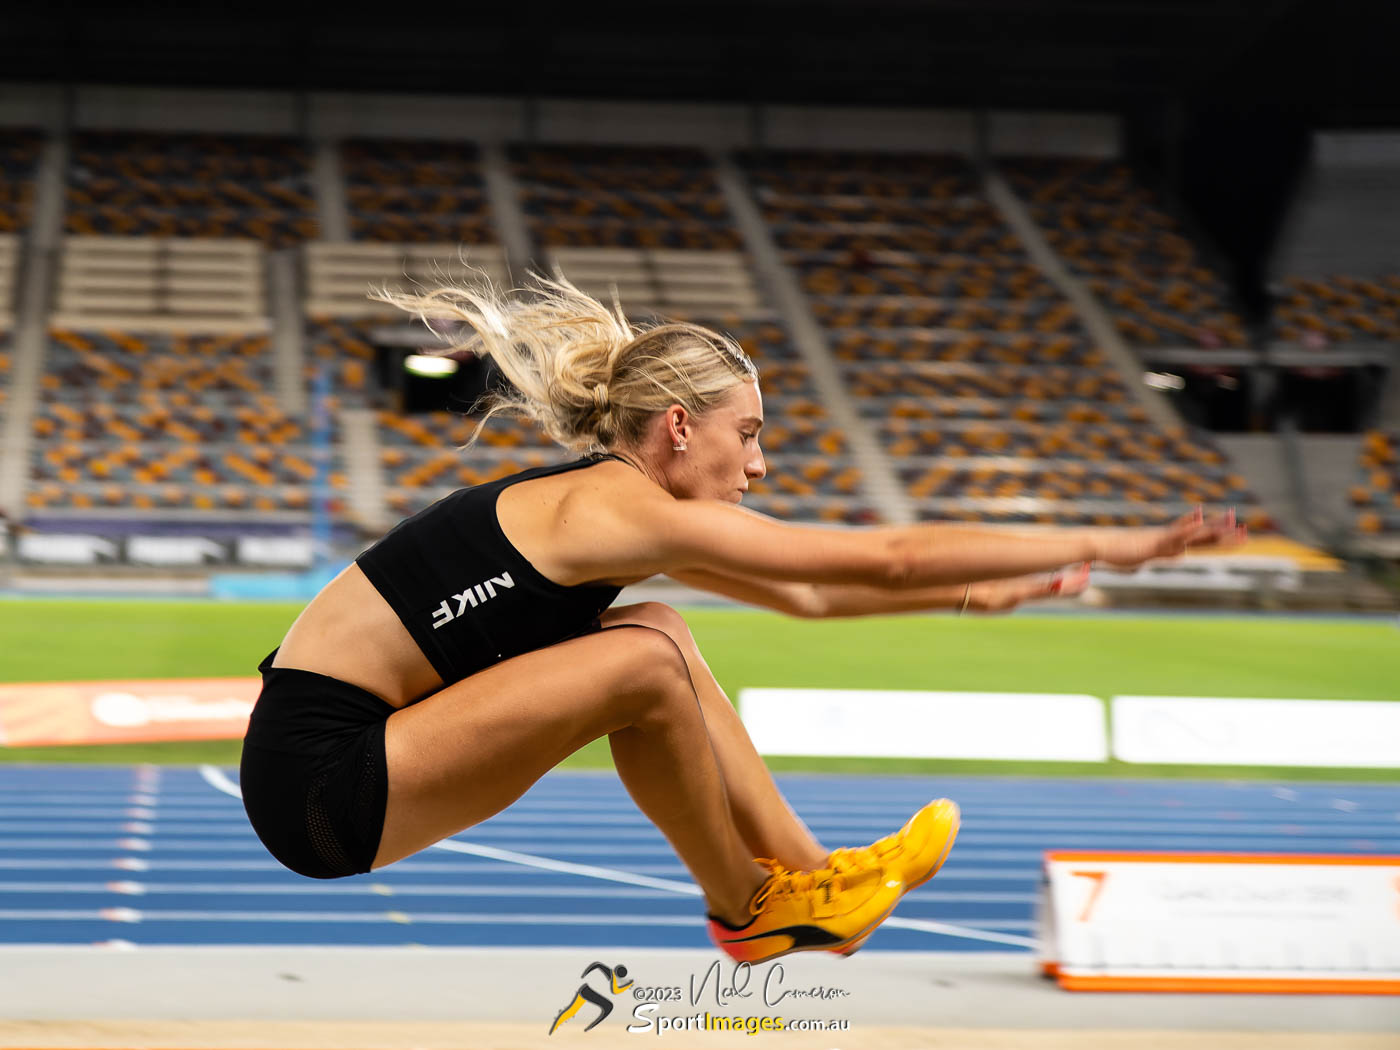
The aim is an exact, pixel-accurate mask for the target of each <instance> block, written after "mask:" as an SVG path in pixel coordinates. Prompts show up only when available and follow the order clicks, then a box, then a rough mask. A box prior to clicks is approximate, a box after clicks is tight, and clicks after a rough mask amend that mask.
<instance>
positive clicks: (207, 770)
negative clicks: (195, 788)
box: [199, 765, 243, 802]
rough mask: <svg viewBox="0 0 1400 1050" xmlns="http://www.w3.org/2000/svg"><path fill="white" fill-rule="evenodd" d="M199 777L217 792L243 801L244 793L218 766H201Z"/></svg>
mask: <svg viewBox="0 0 1400 1050" xmlns="http://www.w3.org/2000/svg"><path fill="white" fill-rule="evenodd" d="M199 775H200V776H201V777H203V778H204V782H205V783H206V784H208V785H209V786H210V787H211V788H213V789H214V790H215V791H220V792H223V793H224V794H225V795H229V796H231V797H233V798H236V799H238V800H239V801H240V802H241V801H243V792H242V791H241V790H239V787H238V785H237V784H235V783H234V782H233V781H232V780H230V779H229V778H228V774H226V773H225V772H224V771H223V770H222V769H220V768H219V767H218V766H207V765H206V766H200V767H199Z"/></svg>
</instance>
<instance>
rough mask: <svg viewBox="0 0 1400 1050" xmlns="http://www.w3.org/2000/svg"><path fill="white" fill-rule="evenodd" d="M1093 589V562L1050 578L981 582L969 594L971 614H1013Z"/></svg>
mask: <svg viewBox="0 0 1400 1050" xmlns="http://www.w3.org/2000/svg"><path fill="white" fill-rule="evenodd" d="M1088 586H1089V563H1088V562H1087V561H1086V562H1084V563H1082V564H1081V565H1079V566H1077V567H1075V568H1072V569H1065V570H1063V571H1061V572H1057V573H1055V574H1054V575H1053V576H1046V575H1044V574H1043V573H1037V574H1036V575H1034V576H1014V577H1012V578H1011V579H1009V580H981V581H979V582H977V583H974V584H973V585H972V589H971V590H970V591H969V592H968V601H967V611H968V612H979V613H1002V612H1010V611H1011V610H1012V609H1014V608H1016V606H1018V605H1020V604H1021V603H1022V602H1033V601H1041V600H1043V599H1046V598H1072V597H1074V596H1075V595H1076V594H1083V593H1084V589H1085V588H1086V587H1088Z"/></svg>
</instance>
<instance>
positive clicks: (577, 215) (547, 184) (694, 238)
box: [509, 145, 743, 251]
mask: <svg viewBox="0 0 1400 1050" xmlns="http://www.w3.org/2000/svg"><path fill="white" fill-rule="evenodd" d="M509 157H510V160H511V168H512V171H513V172H514V174H515V177H516V179H517V180H518V182H519V183H520V186H521V206H522V207H523V209H524V211H525V215H526V217H527V220H528V222H529V224H530V230H531V233H532V235H533V236H534V238H535V240H536V241H537V242H538V243H540V244H542V245H545V246H548V247H550V248H555V247H611V248H674V249H683V250H689V251H697V250H698V251H737V250H739V249H740V248H742V246H743V239H742V238H741V237H740V235H739V232H738V230H737V229H735V227H734V225H733V222H732V220H731V218H730V215H729V209H728V207H727V206H726V205H725V203H724V197H723V195H722V194H721V192H720V189H719V184H718V183H717V182H716V180H715V176H714V173H713V170H712V168H711V166H710V163H709V161H708V160H707V159H706V157H705V155H704V154H703V153H701V152H700V151H699V150H692V149H683V148H664V147H654V148H646V147H637V146H526V145H515V146H511V147H510V149H509Z"/></svg>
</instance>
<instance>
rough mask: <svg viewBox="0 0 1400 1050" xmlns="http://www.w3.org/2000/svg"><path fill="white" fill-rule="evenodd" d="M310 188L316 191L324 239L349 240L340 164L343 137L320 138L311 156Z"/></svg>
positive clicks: (342, 175) (321, 238) (319, 222)
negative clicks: (340, 138)
mask: <svg viewBox="0 0 1400 1050" xmlns="http://www.w3.org/2000/svg"><path fill="white" fill-rule="evenodd" d="M311 188H312V190H313V191H314V192H315V194H316V221H317V223H318V224H319V225H320V227H321V236H320V237H319V238H317V239H318V240H322V241H335V242H337V243H340V242H343V241H348V240H350V210H349V208H348V207H347V206H346V204H345V172H344V171H343V170H342V169H341V166H340V140H339V139H321V140H319V141H318V142H317V143H316V145H315V148H314V151H313V153H312V157H311Z"/></svg>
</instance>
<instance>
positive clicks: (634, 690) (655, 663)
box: [609, 623, 695, 708]
mask: <svg viewBox="0 0 1400 1050" xmlns="http://www.w3.org/2000/svg"><path fill="white" fill-rule="evenodd" d="M616 631H617V632H618V633H619V634H620V635H621V636H622V662H621V665H620V666H619V667H618V673H619V675H620V679H621V682H620V684H621V687H622V690H623V691H624V692H625V693H626V694H628V695H629V696H632V697H635V698H636V699H637V700H638V701H639V702H640V703H641V705H642V707H643V708H650V707H652V706H653V705H655V704H656V703H657V702H658V701H671V700H675V699H677V698H680V699H683V700H685V701H687V702H694V697H695V688H694V686H693V685H692V684H691V680H690V666H689V664H687V663H686V660H685V654H684V653H683V652H681V649H680V646H679V645H677V644H676V642H675V640H674V639H673V638H672V637H671V636H670V635H669V634H667V633H666V632H665V631H663V630H661V629H660V628H657V627H651V626H648V625H646V624H635V623H629V624H624V625H620V626H619V627H618V628H616ZM609 633H612V629H610V631H609Z"/></svg>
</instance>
